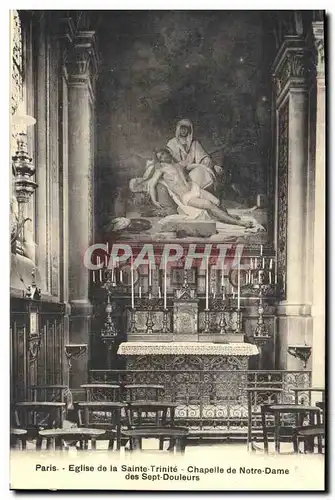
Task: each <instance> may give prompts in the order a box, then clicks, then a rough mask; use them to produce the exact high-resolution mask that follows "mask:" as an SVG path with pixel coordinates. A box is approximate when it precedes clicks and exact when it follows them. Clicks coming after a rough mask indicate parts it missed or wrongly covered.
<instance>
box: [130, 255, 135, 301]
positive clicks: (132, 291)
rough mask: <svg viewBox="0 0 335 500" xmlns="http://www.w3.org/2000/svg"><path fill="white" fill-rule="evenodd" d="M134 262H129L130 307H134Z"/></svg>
mask: <svg viewBox="0 0 335 500" xmlns="http://www.w3.org/2000/svg"><path fill="white" fill-rule="evenodd" d="M133 264H134V263H133V262H132V263H131V264H130V272H131V308H132V309H135V291H134V265H133Z"/></svg>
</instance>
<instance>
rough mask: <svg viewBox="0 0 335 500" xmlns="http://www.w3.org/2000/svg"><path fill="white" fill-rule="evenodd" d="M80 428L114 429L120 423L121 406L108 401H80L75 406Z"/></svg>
mask: <svg viewBox="0 0 335 500" xmlns="http://www.w3.org/2000/svg"><path fill="white" fill-rule="evenodd" d="M76 407H77V411H78V424H79V426H80V427H93V428H94V427H105V426H108V427H115V426H117V425H119V423H120V416H121V409H122V407H123V405H122V404H121V403H118V402H108V401H105V402H104V401H80V402H78V403H77V404H76Z"/></svg>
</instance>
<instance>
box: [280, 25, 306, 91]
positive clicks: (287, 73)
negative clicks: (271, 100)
mask: <svg viewBox="0 0 335 500" xmlns="http://www.w3.org/2000/svg"><path fill="white" fill-rule="evenodd" d="M308 55H309V50H308V47H307V46H306V43H305V40H304V39H303V38H302V37H300V36H293V35H292V36H287V37H285V39H284V41H283V43H282V45H281V47H280V49H279V51H278V54H277V56H276V58H275V61H274V64H273V80H274V83H275V86H276V96H277V99H280V100H281V98H282V97H283V96H284V95H286V93H287V91H288V90H289V89H290V88H299V89H302V88H305V87H307V80H308V75H309V72H310V65H309V57H308Z"/></svg>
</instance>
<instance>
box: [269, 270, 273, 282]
mask: <svg viewBox="0 0 335 500" xmlns="http://www.w3.org/2000/svg"><path fill="white" fill-rule="evenodd" d="M271 284H272V273H271V271H269V285H271Z"/></svg>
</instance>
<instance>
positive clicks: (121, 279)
mask: <svg viewBox="0 0 335 500" xmlns="http://www.w3.org/2000/svg"><path fill="white" fill-rule="evenodd" d="M120 281H121V283H122V269H120Z"/></svg>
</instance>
